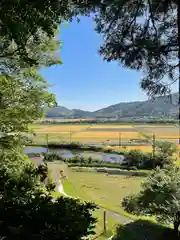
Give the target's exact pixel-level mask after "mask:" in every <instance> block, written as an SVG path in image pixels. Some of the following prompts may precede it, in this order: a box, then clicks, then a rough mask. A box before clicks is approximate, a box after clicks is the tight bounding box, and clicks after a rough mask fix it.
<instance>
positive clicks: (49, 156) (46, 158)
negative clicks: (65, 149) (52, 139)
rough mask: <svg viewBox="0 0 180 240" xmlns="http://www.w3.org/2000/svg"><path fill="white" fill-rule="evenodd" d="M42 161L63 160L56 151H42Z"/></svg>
mask: <svg viewBox="0 0 180 240" xmlns="http://www.w3.org/2000/svg"><path fill="white" fill-rule="evenodd" d="M43 156H44V161H48V162H53V161H54V160H63V158H62V157H60V156H59V155H58V154H57V153H53V152H49V153H43Z"/></svg>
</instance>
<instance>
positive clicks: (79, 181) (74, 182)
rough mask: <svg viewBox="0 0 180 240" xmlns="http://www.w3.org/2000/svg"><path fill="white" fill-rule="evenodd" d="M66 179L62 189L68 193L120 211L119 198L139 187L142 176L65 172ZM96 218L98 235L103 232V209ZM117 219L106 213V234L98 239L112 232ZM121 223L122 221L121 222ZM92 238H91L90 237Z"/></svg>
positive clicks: (97, 212)
mask: <svg viewBox="0 0 180 240" xmlns="http://www.w3.org/2000/svg"><path fill="white" fill-rule="evenodd" d="M67 177H68V180H63V185H64V190H65V192H66V193H67V194H68V195H71V196H74V197H78V198H81V199H84V200H87V201H93V202H95V203H96V204H98V205H99V206H102V207H104V208H106V209H109V210H112V211H115V212H119V213H122V212H123V210H122V209H121V207H120V202H121V200H122V199H123V198H124V197H125V196H127V195H128V194H130V193H133V192H137V191H139V189H140V183H141V181H142V180H143V179H144V178H142V177H126V176H112V175H111V176H110V175H109V176H106V175H105V174H99V173H92V172H73V171H71V169H69V170H68V172H67ZM94 214H95V216H96V217H97V219H98V223H97V226H96V229H95V231H96V233H97V236H99V235H100V234H101V233H102V232H103V210H102V209H98V210H97V211H96V212H95V213H94ZM118 224H120V222H119V219H116V218H114V217H113V216H110V215H108V214H107V234H106V236H103V235H101V236H99V237H98V238H97V239H98V240H104V239H107V237H110V236H111V235H112V234H113V230H115V227H116V225H118ZM121 224H122V223H121ZM92 239H93V238H92Z"/></svg>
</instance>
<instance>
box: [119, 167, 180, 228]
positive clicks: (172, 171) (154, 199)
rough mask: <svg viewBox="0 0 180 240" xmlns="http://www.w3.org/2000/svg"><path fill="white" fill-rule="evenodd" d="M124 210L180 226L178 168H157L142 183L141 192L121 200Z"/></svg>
mask: <svg viewBox="0 0 180 240" xmlns="http://www.w3.org/2000/svg"><path fill="white" fill-rule="evenodd" d="M122 205H123V206H124V208H125V210H126V211H128V212H132V213H135V214H140V215H146V214H147V215H153V216H156V218H157V220H158V221H160V222H165V223H168V224H169V223H173V224H174V228H175V230H177V229H178V227H179V225H180V168H179V167H178V166H176V165H167V166H166V167H165V168H164V169H159V168H157V169H156V170H155V171H153V172H152V174H151V175H150V176H149V177H148V179H147V180H146V181H145V182H144V183H142V190H141V191H140V192H139V193H138V194H137V195H131V196H129V197H126V198H125V199H124V200H123V203H122Z"/></svg>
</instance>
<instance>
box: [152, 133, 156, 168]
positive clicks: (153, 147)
mask: <svg viewBox="0 0 180 240" xmlns="http://www.w3.org/2000/svg"><path fill="white" fill-rule="evenodd" d="M155 151H156V136H155V134H153V139H152V158H153V168H155V165H154V158H155Z"/></svg>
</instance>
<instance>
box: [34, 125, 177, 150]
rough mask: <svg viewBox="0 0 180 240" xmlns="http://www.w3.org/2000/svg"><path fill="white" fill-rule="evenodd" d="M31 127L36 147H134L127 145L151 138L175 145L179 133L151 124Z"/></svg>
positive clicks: (170, 128) (164, 126)
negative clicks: (76, 144) (75, 144)
mask: <svg viewBox="0 0 180 240" xmlns="http://www.w3.org/2000/svg"><path fill="white" fill-rule="evenodd" d="M31 128H32V129H33V130H34V132H35V133H36V136H34V137H33V141H34V143H35V144H46V142H47V137H48V142H49V143H60V142H63V141H66V142H80V143H85V144H104V145H125V146H126V145H133V144H129V142H130V141H131V142H133V143H134V142H135V141H136V142H139V145H148V144H141V143H143V141H144V140H145V139H146V136H148V137H149V138H152V135H153V134H155V137H156V139H157V140H166V141H171V142H177V140H178V135H179V131H178V128H177V126H176V125H173V124H171V125H170V124H166V125H165V124H164V125H151V124H149V125H148V124H139V125H138V124H136V125H135V124H124V125H123V124H80V123H79V124H77V123H76V124H68V125H66V124H54V125H53V124H49V125H48V124H35V125H33V126H31Z"/></svg>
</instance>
